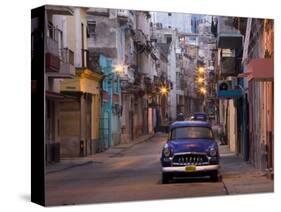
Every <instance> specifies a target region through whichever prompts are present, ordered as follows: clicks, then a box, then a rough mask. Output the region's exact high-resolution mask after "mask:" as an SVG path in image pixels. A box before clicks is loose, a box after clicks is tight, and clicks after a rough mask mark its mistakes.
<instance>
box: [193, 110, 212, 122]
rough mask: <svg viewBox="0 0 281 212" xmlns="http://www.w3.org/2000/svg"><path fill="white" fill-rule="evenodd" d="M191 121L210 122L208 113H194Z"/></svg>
mask: <svg viewBox="0 0 281 212" xmlns="http://www.w3.org/2000/svg"><path fill="white" fill-rule="evenodd" d="M190 120H194V121H208V115H207V113H204V112H197V113H194V114H193V115H192V116H191V118H190Z"/></svg>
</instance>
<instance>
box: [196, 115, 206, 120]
mask: <svg viewBox="0 0 281 212" xmlns="http://www.w3.org/2000/svg"><path fill="white" fill-rule="evenodd" d="M194 118H195V119H197V120H206V116H204V115H195V116H194Z"/></svg>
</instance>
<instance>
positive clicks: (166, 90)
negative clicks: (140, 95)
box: [160, 85, 168, 96]
mask: <svg viewBox="0 0 281 212" xmlns="http://www.w3.org/2000/svg"><path fill="white" fill-rule="evenodd" d="M160 94H161V95H162V96H166V95H167V94H168V88H167V87H166V86H165V85H163V86H162V87H161V88H160Z"/></svg>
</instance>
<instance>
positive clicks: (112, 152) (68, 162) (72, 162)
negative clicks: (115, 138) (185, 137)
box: [46, 133, 155, 174]
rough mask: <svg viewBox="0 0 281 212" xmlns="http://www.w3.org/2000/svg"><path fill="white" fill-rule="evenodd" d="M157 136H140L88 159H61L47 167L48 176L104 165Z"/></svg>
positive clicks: (87, 157)
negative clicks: (89, 166)
mask: <svg viewBox="0 0 281 212" xmlns="http://www.w3.org/2000/svg"><path fill="white" fill-rule="evenodd" d="M154 135H155V134H154V133H153V134H147V135H144V136H140V137H138V138H136V139H135V140H134V141H133V142H130V143H126V144H119V145H116V146H113V147H110V148H109V149H107V150H105V151H104V152H100V153H96V154H94V155H89V156H86V157H77V158H64V159H61V161H60V162H59V163H53V164H48V165H47V166H46V174H51V173H55V172H60V171H63V170H67V169H71V168H75V167H78V166H84V165H88V164H91V163H102V162H103V161H104V160H106V159H109V158H112V157H114V156H117V155H120V154H122V152H124V151H126V150H127V149H129V148H131V147H133V146H134V145H136V144H138V143H141V142H145V141H146V140H148V139H150V138H152V137H153V136H154Z"/></svg>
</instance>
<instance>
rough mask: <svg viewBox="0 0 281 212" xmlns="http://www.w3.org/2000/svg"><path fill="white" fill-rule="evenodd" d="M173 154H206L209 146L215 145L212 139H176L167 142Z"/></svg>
mask: <svg viewBox="0 0 281 212" xmlns="http://www.w3.org/2000/svg"><path fill="white" fill-rule="evenodd" d="M169 145H170V147H171V148H172V150H173V152H174V153H177V152H206V151H208V149H209V148H210V146H213V145H216V142H215V141H214V140H212V139H177V140H172V141H170V142H169Z"/></svg>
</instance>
